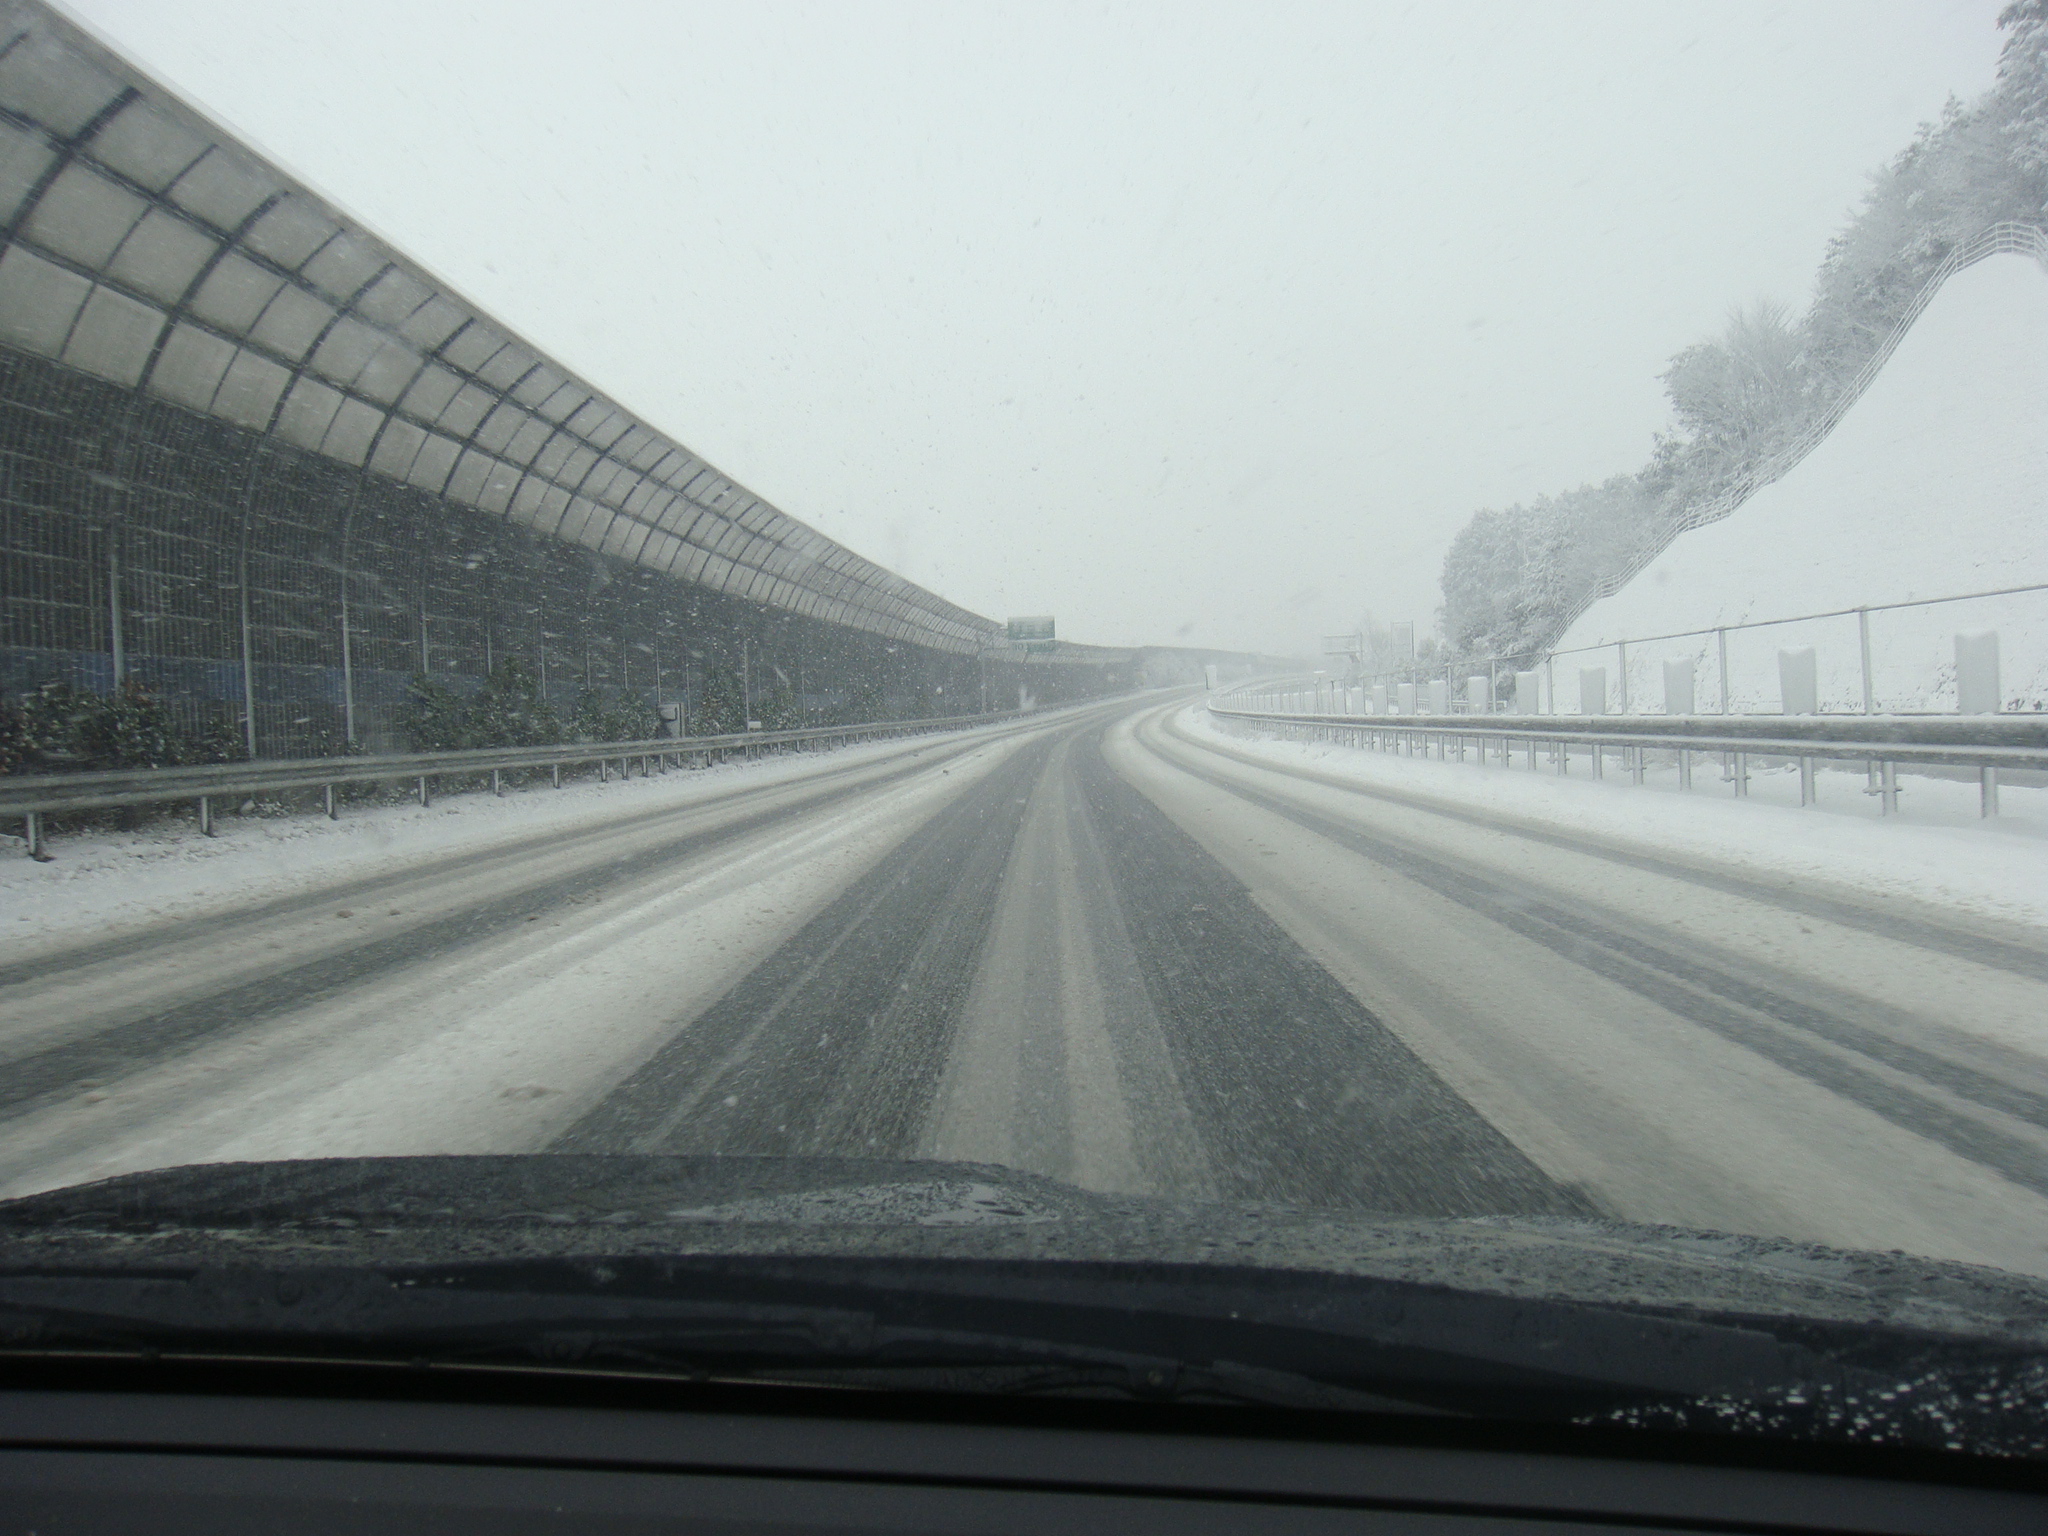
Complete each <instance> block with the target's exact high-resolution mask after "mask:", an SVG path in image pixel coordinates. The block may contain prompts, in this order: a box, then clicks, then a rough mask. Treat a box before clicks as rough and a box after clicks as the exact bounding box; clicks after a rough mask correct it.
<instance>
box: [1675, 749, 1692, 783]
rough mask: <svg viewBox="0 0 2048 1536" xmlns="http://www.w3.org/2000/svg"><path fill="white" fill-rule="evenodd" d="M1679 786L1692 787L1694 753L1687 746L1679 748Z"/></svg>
mask: <svg viewBox="0 0 2048 1536" xmlns="http://www.w3.org/2000/svg"><path fill="white" fill-rule="evenodd" d="M1678 787H1679V788H1680V789H1691V788H1692V753H1691V751H1689V750H1688V749H1687V748H1685V747H1680V748H1679V749H1678Z"/></svg>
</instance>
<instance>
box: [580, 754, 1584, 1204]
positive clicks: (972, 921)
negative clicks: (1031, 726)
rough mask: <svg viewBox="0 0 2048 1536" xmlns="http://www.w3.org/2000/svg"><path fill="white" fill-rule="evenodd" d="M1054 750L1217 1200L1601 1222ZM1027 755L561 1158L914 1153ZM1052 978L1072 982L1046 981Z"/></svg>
mask: <svg viewBox="0 0 2048 1536" xmlns="http://www.w3.org/2000/svg"><path fill="white" fill-rule="evenodd" d="M1100 736H1101V727H1100V726H1090V727H1087V728H1086V735H1085V738H1084V739H1082V740H1078V741H1076V742H1075V743H1074V745H1073V749H1072V750H1071V751H1068V752H1066V753H1063V754H1062V758H1063V760H1064V762H1066V763H1067V764H1069V765H1070V771H1072V772H1073V773H1075V774H1076V775H1077V776H1078V779H1079V781H1080V790H1081V797H1082V799H1083V801H1084V803H1085V805H1086V807H1087V812H1088V815H1089V818H1090V820H1091V822H1092V823H1093V826H1094V828H1095V831H1096V835H1097V837H1098V839H1099V841H1100V844H1101V846H1102V849H1103V852H1104V854H1105V856H1106V858H1107V861H1108V865H1109V869H1110V874H1111V884H1112V887H1113V891H1114V898H1115V900H1116V901H1117V903H1118V906H1119V910H1120V912H1121V915H1122V918H1123V921H1124V923H1125V924H1126V926H1127V928H1128V930H1129V932H1130V935H1131V938H1132V941H1133V944H1134V946H1135V949H1136V953H1137V956H1138V964H1139V968H1140V971H1141V976H1142V981H1143V984H1144V987H1145V990H1146V993H1147V994H1148V996H1149V998H1150V1000H1151V1003H1152V1007H1153V1009H1154V1010H1155V1012H1156V1014H1157V1016H1158V1018H1159V1020H1160V1023H1161V1026H1162V1028H1163V1031H1164V1035H1165V1039H1166V1042H1167V1047H1168V1050H1169V1051H1170V1053H1171V1056H1172V1059H1173V1065H1174V1068H1175V1074H1176V1077H1177V1079H1178V1081H1179V1083H1180V1085H1181V1088H1182V1090H1183V1092H1184V1093H1185V1094H1186V1095H1187V1096H1188V1100H1189V1102H1188V1109H1189V1110H1190V1112H1191V1115H1192V1119H1193V1121H1194V1124H1195V1126H1196V1128H1197V1133H1198V1135H1199V1137H1200V1140H1201V1144H1202V1149H1203V1151H1204V1153H1205V1154H1206V1156H1207V1160H1208V1164H1209V1170H1210V1173H1211V1176H1212V1177H1213V1180H1214V1182H1215V1184H1216V1186H1217V1187H1218V1189H1219V1192H1221V1193H1225V1194H1228V1195H1231V1196H1235V1197H1240V1198H1252V1199H1266V1200H1275V1201H1286V1202H1291V1203H1301V1204H1309V1205H1318V1206H1328V1207H1342V1208H1353V1209H1366V1210H1375V1211H1386V1212H1401V1213H1410V1214H1422V1215H1439V1216H1454V1215H1477V1214H1485V1213H1502V1212H1519V1213H1555V1214H1586V1213H1590V1212H1591V1211H1592V1210H1593V1209H1594V1207H1593V1204H1592V1202H1591V1201H1590V1200H1588V1199H1587V1198H1586V1197H1585V1196H1584V1195H1583V1194H1581V1193H1580V1192H1578V1191H1575V1190H1571V1189H1568V1188H1566V1187H1564V1186H1562V1185H1559V1184H1558V1183H1556V1182H1555V1181H1553V1180H1551V1179H1550V1178H1549V1177H1547V1176H1546V1175H1545V1174H1544V1173H1543V1172H1542V1171H1541V1170H1540V1169H1538V1168H1537V1167H1536V1166H1535V1165H1534V1164H1533V1163H1532V1162H1530V1161H1529V1159H1528V1158H1527V1157H1526V1156H1524V1155H1523V1154H1522V1153H1521V1152H1520V1151H1519V1150H1517V1149H1516V1148H1515V1146H1514V1145H1513V1144H1512V1143H1511V1142H1509V1141H1508V1140H1507V1139H1506V1138H1505V1137H1504V1136H1502V1135H1501V1134H1500V1133H1499V1132H1498V1131H1497V1130H1495V1129H1494V1128H1493V1127H1492V1126H1491V1125H1490V1124H1489V1123H1488V1122H1487V1121H1486V1120H1485V1119H1484V1118H1482V1117H1481V1116H1480V1115H1479V1114H1478V1113H1477V1112H1476V1111H1474V1110H1473V1109H1472V1108H1471V1106H1469V1105H1468V1104H1466V1103H1465V1102H1464V1100H1462V1099H1461V1098H1460V1097H1459V1096H1458V1095H1457V1094H1456V1093H1454V1092H1453V1091H1451V1089H1450V1088H1448V1087H1447V1086H1446V1085H1445V1084H1444V1083H1443V1082H1442V1081H1441V1080H1440V1079H1439V1078H1438V1077H1437V1076H1436V1074H1435V1073H1433V1072H1432V1071H1430V1069H1429V1068H1428V1067H1427V1066H1425V1065H1424V1064H1423V1063H1422V1062H1421V1061H1420V1060H1418V1059H1417V1058H1416V1057H1415V1055H1414V1054H1413V1053H1412V1052H1411V1051H1409V1050H1408V1049H1407V1047H1406V1046H1404V1045H1403V1044H1402V1043H1401V1042H1400V1041H1399V1040H1398V1039H1396V1038H1395V1037H1394V1035H1393V1034H1391V1033H1390V1032H1389V1031H1388V1030H1387V1029H1385V1028H1384V1027H1383V1026H1382V1025H1381V1024H1380V1023H1379V1022H1378V1021H1377V1020H1376V1019H1374V1018H1373V1017H1372V1016H1371V1014H1370V1013H1369V1012H1367V1010H1366V1009H1365V1008H1364V1007H1363V1006H1362V1005H1361V1004H1360V1003H1359V1002H1358V1001H1357V1000H1356V999H1355V998H1353V997H1352V996H1351V995H1350V994H1349V993H1348V992H1346V991H1345V990H1344V988H1343V987H1342V986H1340V985H1339V984H1338V983H1337V982H1336V981H1335V980H1334V979H1333V978H1332V977H1331V976H1330V975H1329V974H1328V972H1327V971H1325V970H1324V969H1323V968H1322V967H1321V966H1320V965H1318V964H1317V963H1316V962H1315V961H1314V960H1312V959H1311V958H1310V957H1309V956H1308V955H1307V954H1306V953H1305V952H1304V951H1303V950H1302V949H1301V947H1300V946H1299V945H1298V944H1297V943H1296V942H1295V941H1294V940H1293V939H1292V938H1290V937H1289V936H1288V935H1287V934H1286V933H1285V932H1283V931H1282V930H1281V929H1280V927H1279V926H1278V925H1277V924H1275V923H1274V922H1273V921H1272V920H1271V919H1270V918H1269V917H1267V916H1266V914H1265V913H1264V912H1263V911H1262V910H1261V909H1260V908H1259V907H1258V905H1257V903H1256V902H1254V901H1253V899H1252V897H1251V895H1250V893H1249V892H1248V891H1247V890H1246V889H1245V888H1244V886H1243V884H1242V883H1241V882H1239V881H1238V880H1237V879H1236V878H1235V877H1234V876H1233V875H1231V874H1230V873H1229V872H1228V871H1226V870H1225V869H1223V868H1222V866H1220V865H1219V864H1218V863H1217V862H1216V861H1215V860H1214V859H1213V858H1211V857H1210V856H1209V855H1208V854H1207V853H1206V852H1204V851H1203V850H1202V849H1201V848H1200V847H1199V846H1198V845H1197V844H1196V843H1195V842H1194V841H1193V840H1192V839H1190V838H1189V837H1188V836H1187V835H1186V834H1185V833H1183V832H1182V831H1181V830H1180V829H1179V828H1178V827H1176V826H1174V825H1173V823H1172V822H1171V821H1169V820H1168V819H1167V818H1166V817H1165V816H1164V815H1163V814H1162V813H1161V812H1160V811H1159V810H1158V809H1157V808H1156V807H1154V806H1153V805H1152V804H1151V803H1150V802H1149V801H1147V800H1146V799H1145V797H1144V796H1143V795H1141V794H1139V793H1138V791H1136V790H1135V789H1133V788H1132V787H1131V786H1130V785H1128V784H1126V783H1125V782H1124V781H1123V780H1122V779H1120V778H1119V777H1118V776H1117V775H1116V773H1115V772H1114V771H1113V770H1112V769H1111V768H1110V767H1109V765H1108V764H1107V763H1106V762H1105V761H1104V759H1103V757H1102V753H1101V750H1100ZM1051 750H1052V744H1051V743H1050V742H1048V743H1044V744H1040V745H1037V746H1034V747H1032V748H1029V749H1027V750H1025V751H1022V752H1019V753H1018V754H1016V756H1015V757H1014V758H1013V759H1012V761H1011V762H1010V763H1009V764H1007V765H1006V766H1005V767H1004V768H1003V769H1002V770H1000V771H998V772H997V773H995V774H992V775H991V776H990V777H989V778H988V779H987V780H986V781H985V782H984V783H982V784H981V785H980V786H978V787H977V788H976V789H974V790H973V791H971V792H970V793H969V794H967V795H965V796H963V797H962V798H961V800H960V801H958V802H956V803H955V804H954V805H953V806H951V807H950V808H949V809H948V810H947V811H945V812H943V813H942V814H941V815H940V816H938V817H937V818H935V819H934V820H933V821H932V822H931V823H929V824H928V825H927V826H926V827H925V828H924V829H922V830H921V831H920V832H919V833H918V834H916V835H915V836H913V837H912V838H911V839H910V840H909V841H907V842H906V843H905V844H904V845H903V846H902V847H901V848H900V849H899V850H898V851H897V852H896V853H895V854H894V855H893V856H892V857H891V858H890V859H888V860H887V861H886V862H885V863H884V864H883V865H882V866H881V867H880V868H878V869H876V870H874V871H873V872H872V873H870V874H869V875H868V876H867V877H866V878H865V879H864V880H862V881H860V882H859V883H857V884H856V885H855V886H854V887H853V888H852V889H850V890H848V891H847V892H846V894H845V895H844V896H843V897H841V898H840V899H839V900H838V901H837V902H835V903H834V904H833V905H832V907H831V908H830V909H829V910H827V911H826V912H824V913H823V914H821V915H820V916H819V917H817V918H816V919H814V920H813V921H812V922H811V923H810V924H809V925H807V926H806V927H805V928H804V929H803V930H802V932H800V933H799V934H797V935H796V936H795V937H794V938H793V939H791V940H790V941H789V942H788V943H787V944H785V945H784V946H783V947H782V948H781V949H780V950H779V951H777V952H776V953H775V954H774V955H773V956H772V957H771V958H770V959H769V960H768V961H767V962H766V963H764V964H763V965H761V966H760V967H758V968H757V969H756V970H755V971H754V972H753V973H752V974H751V975H749V976H748V977H747V978H746V979H745V980H744V981H743V982H742V983H741V984H740V985H739V986H737V987H736V988H734V989H733V991H732V992H730V993H729V994H727V996H726V997H725V998H724V999H723V1000H722V1001H721V1002H720V1003H719V1004H718V1005H717V1006H716V1007H715V1008H713V1009H712V1010H711V1012H710V1013H709V1014H707V1015H706V1016H704V1017H702V1018H699V1019H698V1020H696V1021H695V1022H694V1023H692V1024H690V1025H689V1026H688V1027H687V1028H686V1029H683V1030H682V1031H681V1032H680V1033H679V1034H678V1035H677V1036H676V1038H675V1039H674V1040H673V1041H672V1042H671V1044H670V1045H669V1046H668V1047H667V1048H665V1049H664V1050H663V1051H661V1052H660V1053H659V1054H658V1055H657V1056H656V1057H655V1058H654V1059H653V1060H651V1061H650V1062H648V1063H647V1065H646V1066H644V1067H642V1068H641V1069H640V1070H639V1071H638V1072H636V1073H634V1074H633V1076H632V1077H631V1078H629V1079H628V1080H627V1081H626V1082H625V1083H623V1084H621V1085H620V1087H619V1089H618V1090H617V1091H616V1092H614V1093H613V1094H612V1095H611V1096H610V1097H609V1098H607V1099H606V1100H605V1101H604V1102H603V1103H602V1104H600V1105H599V1106H598V1107H597V1108H596V1109H595V1110H593V1111H592V1112H591V1113H590V1114H589V1115H587V1116H586V1117H585V1118H584V1119H583V1121H582V1122H581V1123H579V1124H578V1125H577V1126H575V1127H574V1128H573V1129H572V1130H571V1131H570V1132H568V1133H567V1134H566V1135H565V1136H564V1137H563V1138H562V1139H561V1140H560V1141H559V1142H558V1143H557V1144H556V1146H557V1149H558V1150H562V1151H578V1152H592V1151H621V1152H623V1151H640V1152H646V1151H662V1152H723V1153H755V1154H768V1153H773V1154H788V1153H841V1154H847V1155H862V1154H864V1155H870V1156H873V1155H881V1156H907V1155H912V1154H914V1153H915V1151H916V1150H917V1147H918V1144H919V1141H920V1138H921V1135H922V1133H923V1130H924V1128H925V1127H926V1125H927V1124H928V1122H929V1118H930V1115H931V1113H932V1097H933V1093H934V1091H935V1088H936V1085H937V1083H938V1081H939V1077H940V1074H941V1072H942V1071H943V1068H944V1065H945V1061H946V1056H947V1052H948V1049H949V1046H950V1042H951V1041H952V1039H953V1037H954V1034H955V1031H956V1029H957V1027H958V1025H959V1021H960V1009H961V1008H962V1006H963V1005H964V1003H965V1002H966V999H967V997H968V993H969V989H970V984H971V982H972V979H973V976H974V972H975V969H976V966H977V962H978V960H979V957H980V954H981V949H982V945H983V943H984V941H985V938H986V934H987V931H988V927H989V922H990V918H991V915H992V913H993V911H994V908H995V901H996V896H997V891H998V889H999V886H1000V882H1001V878H1002V874H1003V869H1004V864H1005V861H1006V859H1007V857H1008V853H1009V848H1010V844H1011V842H1012V841H1013V840H1014V838H1015V837H1016V834H1017V829H1018V825H1019V823H1020V821H1021V820H1022V816H1023V809H1024V806H1025V804H1026V791H1027V790H1028V788H1029V786H1030V785H1031V783H1032V781H1033V780H1034V779H1035V778H1037V776H1038V774H1039V772H1040V771H1041V769H1042V768H1043V766H1044V764H1045V762H1046V760H1047V756H1048V753H1049V752H1050V751H1051ZM1046 984H1047V985H1048V986H1054V985H1056V984H1057V978H1053V977H1048V978H1047V979H1046Z"/></svg>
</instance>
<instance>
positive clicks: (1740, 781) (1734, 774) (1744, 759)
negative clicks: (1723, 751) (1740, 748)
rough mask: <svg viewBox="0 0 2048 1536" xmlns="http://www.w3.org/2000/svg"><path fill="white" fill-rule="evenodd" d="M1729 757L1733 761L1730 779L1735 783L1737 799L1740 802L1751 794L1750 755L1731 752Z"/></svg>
mask: <svg viewBox="0 0 2048 1536" xmlns="http://www.w3.org/2000/svg"><path fill="white" fill-rule="evenodd" d="M1729 757H1730V758H1731V759H1733V762H1732V765H1731V767H1730V770H1729V777H1730V778H1732V779H1733V780H1734V781H1735V798H1736V799H1738V800H1740V799H1742V798H1744V797H1745V796H1746V795H1748V793H1749V754H1748V753H1747V752H1731V753H1730V754H1729Z"/></svg>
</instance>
